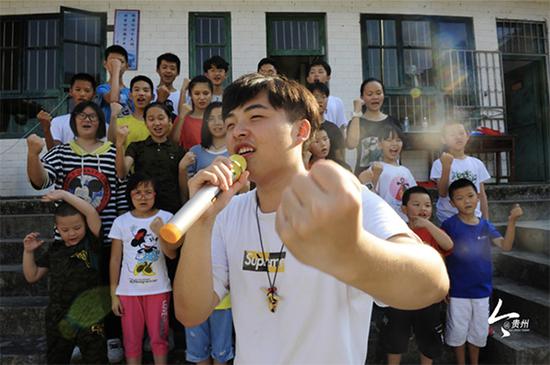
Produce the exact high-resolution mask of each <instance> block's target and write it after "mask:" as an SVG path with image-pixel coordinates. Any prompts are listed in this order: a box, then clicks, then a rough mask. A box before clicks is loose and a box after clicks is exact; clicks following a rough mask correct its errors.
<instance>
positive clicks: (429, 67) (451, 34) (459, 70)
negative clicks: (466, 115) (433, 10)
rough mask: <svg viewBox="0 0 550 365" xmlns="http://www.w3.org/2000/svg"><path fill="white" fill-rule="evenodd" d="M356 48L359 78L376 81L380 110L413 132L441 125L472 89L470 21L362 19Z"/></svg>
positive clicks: (473, 88)
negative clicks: (381, 91) (382, 96)
mask: <svg viewBox="0 0 550 365" xmlns="http://www.w3.org/2000/svg"><path fill="white" fill-rule="evenodd" d="M361 43H362V56H363V76H364V78H368V77H375V78H378V79H381V80H382V81H383V82H384V85H385V87H386V102H385V103H384V108H385V111H386V112H388V113H390V114H391V115H393V116H394V117H396V118H399V119H400V120H402V119H403V118H404V117H405V116H408V117H409V120H410V121H411V125H412V126H413V127H415V126H416V127H418V126H420V125H421V124H422V121H423V120H424V119H426V120H427V121H428V123H429V125H430V126H434V125H435V124H436V123H437V122H438V121H443V120H445V118H446V117H448V116H449V113H452V112H453V110H452V109H453V108H454V106H455V105H454V103H455V102H456V103H464V100H467V101H468V102H470V99H469V98H468V96H470V95H471V93H472V92H473V91H474V90H476V87H477V85H476V82H477V81H476V80H474V79H473V78H475V72H473V70H474V69H475V57H474V56H473V54H472V53H471V52H473V51H472V49H473V48H474V42H473V31H472V21H471V19H469V18H451V17H425V16H402V15H371V14H369V15H362V16H361ZM450 80H453V82H454V83H453V84H452V85H451V84H450V83H451V81H450ZM464 96H466V98H465V97H464Z"/></svg>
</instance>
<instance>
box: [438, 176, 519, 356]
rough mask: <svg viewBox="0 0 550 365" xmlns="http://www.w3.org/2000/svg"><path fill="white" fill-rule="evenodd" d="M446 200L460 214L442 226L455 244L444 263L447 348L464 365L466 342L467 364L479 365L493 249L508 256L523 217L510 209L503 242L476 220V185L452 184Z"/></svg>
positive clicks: (463, 181)
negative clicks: (494, 247)
mask: <svg viewBox="0 0 550 365" xmlns="http://www.w3.org/2000/svg"><path fill="white" fill-rule="evenodd" d="M449 197H450V201H451V204H452V205H453V207H455V208H456V209H457V210H458V213H457V214H456V215H454V216H452V217H451V218H449V219H447V220H446V221H444V222H443V224H442V225H441V228H442V229H443V230H444V231H445V232H447V234H448V235H449V236H450V237H451V239H452V240H453V242H454V248H453V252H452V254H450V255H449V256H448V257H447V271H448V272H449V279H450V280H451V286H450V287H451V289H450V292H449V297H450V299H449V305H448V307H447V324H446V329H445V342H446V343H447V345H449V346H452V347H454V348H455V354H456V358H457V363H458V364H465V362H466V359H465V357H466V348H465V344H466V342H467V343H468V350H469V358H470V364H477V363H478V360H479V349H480V348H481V347H485V344H486V343H487V334H488V333H489V323H488V319H489V298H490V296H491V293H492V265H491V243H492V244H494V245H495V246H497V247H499V248H501V249H502V250H504V251H510V250H511V249H512V245H513V244H514V236H515V229H516V221H517V220H518V218H519V217H520V216H521V215H523V211H522V209H521V208H520V206H519V205H517V204H516V205H515V206H514V207H513V208H512V210H511V211H510V215H509V217H508V226H507V227H506V233H505V234H504V238H503V237H502V236H501V235H500V233H499V232H498V231H497V230H496V228H495V227H494V226H493V225H492V224H491V223H490V222H489V221H487V220H485V219H484V218H480V217H479V216H477V214H476V207H477V205H478V204H479V199H480V194H479V193H478V190H477V186H476V184H475V183H473V182H472V181H470V180H468V179H464V178H461V179H458V180H455V181H454V182H453V183H452V184H451V185H450V186H449Z"/></svg>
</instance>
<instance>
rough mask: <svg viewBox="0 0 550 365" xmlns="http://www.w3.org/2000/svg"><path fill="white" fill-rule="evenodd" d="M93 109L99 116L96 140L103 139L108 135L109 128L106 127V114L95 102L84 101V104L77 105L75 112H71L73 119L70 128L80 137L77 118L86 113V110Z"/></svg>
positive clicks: (70, 121)
mask: <svg viewBox="0 0 550 365" xmlns="http://www.w3.org/2000/svg"><path fill="white" fill-rule="evenodd" d="M88 107H89V108H92V109H93V110H94V112H95V113H96V114H97V122H98V126H97V131H96V133H95V138H97V139H101V138H103V137H105V135H106V133H107V127H106V126H105V114H103V110H101V108H100V107H99V106H98V105H97V104H96V103H94V102H93V101H83V102H82V103H78V104H76V106H75V107H74V109H73V111H72V112H71V119H70V120H69V126H70V127H71V131H73V134H74V135H75V136H76V137H78V132H77V130H76V116H77V115H78V114H80V113H82V112H83V111H84V109H86V108H88Z"/></svg>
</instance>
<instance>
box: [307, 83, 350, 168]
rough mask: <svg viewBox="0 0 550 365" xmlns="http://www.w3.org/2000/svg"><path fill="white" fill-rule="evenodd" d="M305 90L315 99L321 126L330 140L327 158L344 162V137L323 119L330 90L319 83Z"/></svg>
mask: <svg viewBox="0 0 550 365" xmlns="http://www.w3.org/2000/svg"><path fill="white" fill-rule="evenodd" d="M307 89H308V90H309V91H311V93H312V94H313V96H314V97H315V100H317V103H318V104H319V111H320V113H321V117H322V119H323V121H322V122H321V125H323V126H324V130H325V131H326V133H327V135H328V138H329V139H330V152H331V154H330V157H328V158H329V159H331V160H334V161H337V162H339V161H340V162H344V161H345V160H346V158H345V157H346V156H345V154H346V151H345V141H344V135H343V134H342V131H341V130H340V128H338V126H337V125H336V124H334V123H333V122H331V121H329V120H326V119H325V112H326V110H327V103H328V100H329V97H330V90H329V88H328V86H327V85H326V84H323V83H321V82H315V83H313V84H308V85H307ZM340 162H339V163H340Z"/></svg>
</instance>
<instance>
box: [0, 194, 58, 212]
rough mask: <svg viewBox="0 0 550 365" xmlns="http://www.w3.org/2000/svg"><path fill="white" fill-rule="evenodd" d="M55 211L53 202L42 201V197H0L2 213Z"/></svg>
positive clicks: (0, 210)
mask: <svg viewBox="0 0 550 365" xmlns="http://www.w3.org/2000/svg"><path fill="white" fill-rule="evenodd" d="M53 211H54V206H53V204H52V203H44V202H42V201H40V197H13V198H2V199H0V215H11V214H37V213H53Z"/></svg>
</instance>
